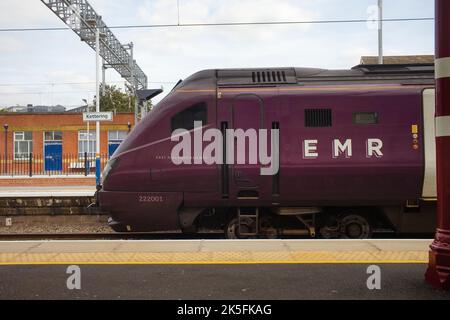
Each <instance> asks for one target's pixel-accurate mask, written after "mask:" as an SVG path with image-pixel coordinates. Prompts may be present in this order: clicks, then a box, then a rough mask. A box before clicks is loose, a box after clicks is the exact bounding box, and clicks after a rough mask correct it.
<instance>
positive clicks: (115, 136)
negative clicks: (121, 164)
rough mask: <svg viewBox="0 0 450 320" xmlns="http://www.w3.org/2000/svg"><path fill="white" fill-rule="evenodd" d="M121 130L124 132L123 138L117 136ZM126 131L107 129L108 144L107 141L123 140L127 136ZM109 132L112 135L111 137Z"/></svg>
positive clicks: (119, 141)
mask: <svg viewBox="0 0 450 320" xmlns="http://www.w3.org/2000/svg"><path fill="white" fill-rule="evenodd" d="M120 132H122V133H123V134H124V137H123V138H120V137H119V133H120ZM127 133H128V131H125V130H110V131H108V144H109V143H121V142H122V141H123V140H125V138H126V136H127ZM111 134H112V135H113V137H111Z"/></svg>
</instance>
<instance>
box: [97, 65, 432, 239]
mask: <svg viewBox="0 0 450 320" xmlns="http://www.w3.org/2000/svg"><path fill="white" fill-rule="evenodd" d="M434 111H435V105H434V66H433V65H427V64H414V65H382V66H379V65H361V66H356V67H354V68H352V69H351V70H323V69H310V68H279V69H275V68H269V69H223V70H205V71H201V72H198V73H196V74H194V75H192V76H191V77H189V78H187V79H186V80H184V81H180V82H179V83H178V84H177V85H176V86H175V88H174V89H173V90H172V91H171V92H170V94H168V95H167V96H166V97H165V98H164V99H163V100H162V101H161V102H160V103H159V104H158V105H157V106H156V107H155V108H154V110H153V111H152V112H151V113H150V114H149V115H148V116H147V117H145V118H144V119H143V120H142V121H141V122H140V123H139V124H138V125H137V126H136V128H135V129H134V130H133V131H132V132H131V133H130V135H129V136H128V137H127V139H126V140H125V141H124V142H123V143H122V144H121V146H120V147H119V149H118V150H117V151H116V152H115V154H114V155H113V157H112V159H111V160H110V161H109V163H108V165H107V167H106V168H105V170H104V172H103V180H102V186H101V189H100V190H99V191H98V202H99V205H100V207H101V208H102V210H105V211H107V212H109V213H110V215H111V218H110V222H109V224H110V226H111V227H112V228H113V229H114V230H116V231H120V232H127V231H133V232H146V231H169V230H180V229H181V230H182V231H183V232H186V233H195V232H198V231H202V230H219V229H220V230H223V231H224V233H225V236H226V237H227V238H251V237H270V238H272V237H277V236H311V237H317V236H321V237H324V238H368V237H371V235H372V234H373V233H374V232H380V231H391V232H395V233H428V232H432V231H433V230H434V226H435V206H436V166H435V161H436V160H435V142H434Z"/></svg>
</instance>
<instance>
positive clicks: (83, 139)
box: [78, 130, 97, 159]
mask: <svg viewBox="0 0 450 320" xmlns="http://www.w3.org/2000/svg"><path fill="white" fill-rule="evenodd" d="M96 136H97V134H96V131H95V130H89V153H88V157H95V153H96V149H97V143H96V140H97V139H96ZM87 142H88V135H87V130H79V131H78V158H79V159H84V153H85V152H87ZM91 149H92V150H91Z"/></svg>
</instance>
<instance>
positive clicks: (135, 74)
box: [41, 0, 147, 120]
mask: <svg viewBox="0 0 450 320" xmlns="http://www.w3.org/2000/svg"><path fill="white" fill-rule="evenodd" d="M41 1H42V2H43V3H44V4H45V5H46V6H47V7H48V8H49V9H50V10H51V11H53V13H54V14H56V15H57V16H58V17H59V18H60V19H61V20H62V21H63V22H64V23H65V24H66V25H67V26H68V27H70V28H71V29H72V30H73V31H74V32H75V33H76V34H77V35H78V36H79V37H80V39H81V41H84V42H86V43H87V44H88V45H89V46H90V47H91V48H92V49H94V50H96V44H95V43H96V37H95V36H96V30H97V29H98V31H99V33H100V42H99V43H100V46H99V47H100V48H99V51H100V56H101V57H102V58H103V60H104V67H106V68H112V69H114V70H116V71H117V72H118V73H119V74H120V75H121V76H122V77H123V78H125V79H126V80H127V81H128V82H129V83H130V85H131V87H132V88H133V91H134V92H133V93H134V94H135V95H136V91H137V90H143V89H147V76H146V75H145V73H144V72H143V71H142V69H141V68H140V67H139V66H138V65H137V63H136V61H135V60H133V57H132V54H130V53H129V52H128V51H127V48H128V49H131V48H132V47H133V45H132V44H131V45H122V44H121V43H120V42H119V40H118V39H117V38H116V36H115V35H114V34H113V33H112V31H111V30H110V29H109V28H108V27H107V26H106V24H105V23H104V22H103V20H102V17H101V16H100V15H98V14H97V13H96V12H95V10H94V9H93V8H92V6H91V5H90V4H89V3H88V2H87V0H41ZM137 113H138V112H137V99H136V110H135V116H136V120H137Z"/></svg>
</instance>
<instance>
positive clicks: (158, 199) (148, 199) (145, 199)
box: [139, 196, 164, 202]
mask: <svg viewBox="0 0 450 320" xmlns="http://www.w3.org/2000/svg"><path fill="white" fill-rule="evenodd" d="M163 201H164V199H163V197H162V196H139V202H163Z"/></svg>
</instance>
